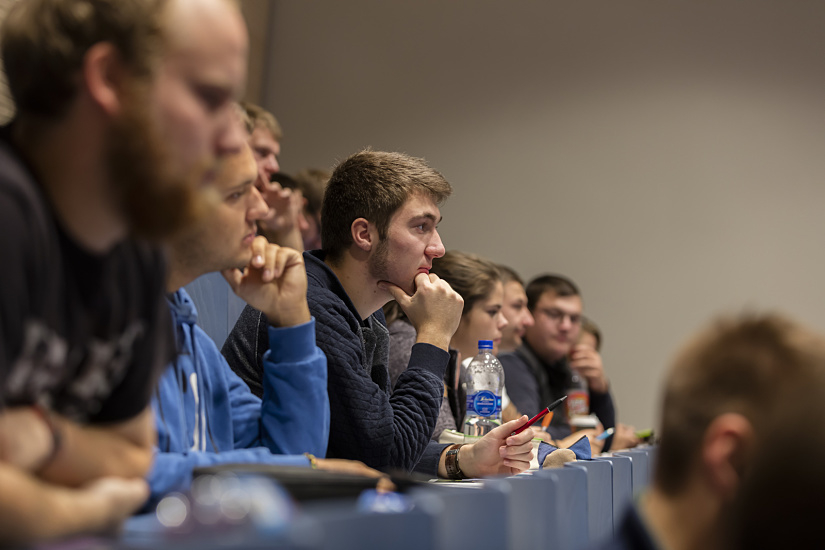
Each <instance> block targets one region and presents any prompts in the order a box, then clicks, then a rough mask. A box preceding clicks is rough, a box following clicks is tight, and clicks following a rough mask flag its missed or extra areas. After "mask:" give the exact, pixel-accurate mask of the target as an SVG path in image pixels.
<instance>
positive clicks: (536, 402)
mask: <svg viewBox="0 0 825 550" xmlns="http://www.w3.org/2000/svg"><path fill="white" fill-rule="evenodd" d="M525 291H526V293H527V307H528V309H529V310H530V313H531V314H532V315H533V318H534V320H535V323H534V324H533V325H532V326H529V327H527V329H526V331H525V334H524V339H523V343H522V345H521V346H520V347H519V348H518V349H517V350H516V351H515V352H512V353H505V354H502V355H501V356H499V360H500V361H501V364H502V365H503V366H504V383H505V385H506V387H507V393H508V394H509V395H510V399H512V400H513V403H514V404H515V405H516V407H517V408H518V410H519V411H522V412H523V413H524V414H526V415H528V416H533V415H535V414H536V413H538V412H539V411H540V410H541V409H542V408H544V407H545V406H547V404H549V403H552V402H553V401H555V400H556V399H558V398H560V397H561V396H562V395H565V393H566V390H567V388H569V387H570V386H571V379H572V376H573V373H574V372H576V373H578V374H579V376H580V377H582V378H584V379H585V380H586V381H587V386H588V391H589V394H590V412H591V413H593V414H595V415H596V416H597V417H598V418H599V420H600V421H601V423H602V425H603V426H604V428H605V429H607V428H610V427H613V426H614V424H615V420H616V412H615V409H614V407H613V398H612V397H611V395H610V391H609V390H610V388H609V384H608V381H607V376H605V373H604V368H603V366H602V358H601V355H599V352H598V351H597V350H596V349H594V348H593V347H591V346H588V345H583V344H582V345H579V344H578V341H579V334H580V332H581V322H582V299H581V294H580V292H579V289H578V287H576V285H575V284H574V283H573V281H571V280H570V279H567V278H566V277H563V276H560V275H542V276H540V277H537V278H535V279H533V280H532V281H530V283H529V284H528V285H527V288H526V289H525ZM548 431H549V432H550V435H551V437H553V439H563V438H565V437H567V436H569V435H570V433H571V429H570V424H569V419H568V418H567V414H566V413H565V412H564V411H563V410H562V409H561V408H560V409H557V410H556V413H555V415H554V416H553V420H552V421H551V423H550V427H549V428H548Z"/></svg>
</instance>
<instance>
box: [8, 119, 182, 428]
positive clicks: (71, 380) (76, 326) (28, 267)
mask: <svg viewBox="0 0 825 550" xmlns="http://www.w3.org/2000/svg"><path fill="white" fill-rule="evenodd" d="M165 275H166V273H165V262H164V259H163V257H162V254H161V253H160V251H159V250H157V249H154V248H152V247H150V246H149V245H147V244H145V243H139V242H135V241H133V240H124V241H122V242H120V243H119V244H118V245H116V246H115V247H114V248H113V249H111V250H110V251H109V252H107V253H105V254H102V255H99V254H95V253H91V252H89V251H88V250H86V249H84V248H83V247H82V246H80V245H78V243H76V242H74V241H73V240H72V239H71V237H70V236H69V235H67V234H66V233H65V232H64V231H63V230H62V228H61V227H60V224H59V223H58V222H57V220H56V219H55V217H54V214H53V212H52V210H51V208H50V206H49V203H48V201H47V200H46V199H45V196H44V194H43V190H42V189H41V188H40V186H39V185H38V184H37V183H36V180H35V177H34V176H33V174H32V172H31V171H30V170H29V168H28V167H27V165H26V164H25V163H24V162H23V161H22V159H21V158H20V156H19V154H18V153H17V152H16V151H15V149H14V147H13V146H12V145H11V143H10V141H9V131H8V128H0V409H2V408H5V407H10V406H15V405H26V404H32V403H35V402H36V403H39V404H41V405H43V406H46V407H48V408H50V409H52V410H55V411H56V412H58V413H60V414H63V415H65V416H67V417H69V418H71V419H73V420H76V421H79V422H84V423H86V422H88V423H106V422H119V421H124V420H127V419H129V418H132V417H134V416H135V415H137V414H138V413H139V412H141V411H142V410H143V409H144V408H145V407H146V406H147V404H148V403H149V399H150V397H151V394H152V391H153V389H154V386H155V383H156V381H157V378H158V376H159V375H160V373H161V372H162V369H163V368H164V366H165V365H166V364H167V363H168V362H169V361H170V360H171V359H172V357H173V354H174V344H173V340H172V339H173V332H172V323H171V316H170V314H169V310H168V306H167V305H166V302H165V300H164V286H165Z"/></svg>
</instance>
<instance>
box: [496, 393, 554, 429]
mask: <svg viewBox="0 0 825 550" xmlns="http://www.w3.org/2000/svg"><path fill="white" fill-rule="evenodd" d="M565 399H567V396H566V395H565V396H563V397H562V398H561V399H556V400H555V401H553V403H552V404H551V405H550V406H549V407H545V408H544V410H543V411H541V412H540V413H539V414H537V415H536V416H534V417H533V418H531V419H530V420H528V421H527V424H525V425H524V426H522V427H521V428H519V429H518V430H516V431H514V432H513V433H511V434H510V435H517V434H520V433H521V432H523V431H524V430H526V429H527V428H529V427H530V426H532V425H533V424H535V423H536V422H538V421H539V420H541V417H542V416H544V415H545V414H547V413H549V412H550V411H552V410H553V409H555V408H556V407H558V406H559V405H561V404H562V402H564V400H565Z"/></svg>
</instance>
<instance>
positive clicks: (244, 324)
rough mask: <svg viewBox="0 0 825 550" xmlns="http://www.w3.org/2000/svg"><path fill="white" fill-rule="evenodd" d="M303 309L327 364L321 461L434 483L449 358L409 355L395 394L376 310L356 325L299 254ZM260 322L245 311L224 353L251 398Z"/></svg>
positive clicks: (343, 298)
mask: <svg viewBox="0 0 825 550" xmlns="http://www.w3.org/2000/svg"><path fill="white" fill-rule="evenodd" d="M304 262H305V263H306V269H307V280H308V290H307V302H308V303H309V309H310V312H311V313H312V316H313V317H314V318H315V330H316V341H317V344H318V347H320V348H321V349H322V350H323V351H324V353H325V354H326V356H327V366H328V381H329V386H328V388H329V402H330V412H331V423H330V433H329V446H328V450H327V456H328V457H331V458H348V459H354V460H361V461H362V462H364V463H365V464H367V465H368V466H371V467H373V468H377V469H380V470H387V469H393V468H398V469H403V470H406V471H411V470H413V469H415V470H417V471H419V472H422V473H426V474H428V475H431V476H433V477H435V475H436V472H437V467H438V458H439V455H440V454H441V451H442V450H443V449H444V447H446V445H440V444H438V443H434V442H431V441H430V436H431V434H432V433H433V429H434V428H435V421H436V418H437V417H438V411H439V408H440V406H441V398H442V393H443V385H442V379H443V376H444V371H445V369H446V367H447V362H448V360H449V354H448V353H447V352H446V351H444V350H442V349H440V348H438V347H436V346H432V345H430V344H416V345H414V346H413V348H412V354H411V356H410V363H409V367H408V368H407V370H406V371H405V372H404V373H403V374H402V375H401V376H400V377H399V378H398V382H397V383H396V385H395V389H394V391H393V389H392V387H391V385H390V379H389V371H388V367H387V363H388V360H389V359H388V354H387V352H388V345H389V336H388V332H387V328H386V323H385V320H384V315H383V312H382V311H381V310H378V311H377V312H375V313H374V314H372V315H371V316H370V317H369V318H367V319H366V320H364V321H362V320H361V318H360V316H359V314H358V312H357V310H356V309H355V306H354V304H353V303H352V301H351V300H350V299H349V296H348V295H347V293H346V291H345V290H344V287H343V286H342V285H341V283H340V281H339V280H338V277H337V276H336V275H335V273H333V271H332V270H331V269H329V267H328V266H327V265H326V264H325V263H324V261H323V255H322V253H321V252H320V251H312V252H305V253H304ZM265 322H266V321H265V319H264V316H263V314H261V313H260V312H259V311H256V310H254V309H252V308H250V307H247V308H246V309H245V310H244V311H243V313H242V314H241V317H240V318H239V319H238V323H237V324H236V325H235V328H234V329H233V330H232V332H231V333H230V335H229V338H227V341H226V344H225V345H224V348H223V353H224V355H225V356H226V358H227V361H228V362H229V365H230V367H232V369H233V370H235V372H237V373H238V374H239V375H240V376H241V377H242V378H244V379H245V380H247V381H248V383H249V384H250V387H252V388H253V390H254V389H255V388H256V386H259V384H260V372H261V368H260V364H261V361H260V358H261V357H262V355H263V351H265V350H266V349H267V348H266V346H267V342H266V338H265V337H264V336H263V335H262V331H261V328H260V327H261V324H264V326H265Z"/></svg>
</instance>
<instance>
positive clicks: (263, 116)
mask: <svg viewBox="0 0 825 550" xmlns="http://www.w3.org/2000/svg"><path fill="white" fill-rule="evenodd" d="M241 107H243V110H244V111H246V116H247V120H246V121H245V122H246V125H247V126H246V131H247V132H249V133H250V134H251V133H252V132H254V131H255V128H257V127H259V126H260V127H261V128H264V129H265V130H268V131H269V133H270V134H272V138H273V139H274V140H275V141H277V142H279V143H280V141H281V140H282V139H283V138H284V133H283V131H282V130H281V125H280V124H278V119H276V118H275V115H273V114H272V113H270V112H269V111H267V110H266V109H264V108H263V107H261V106H260V105H255V104H254V103H250V102H248V101H242V102H241Z"/></svg>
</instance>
